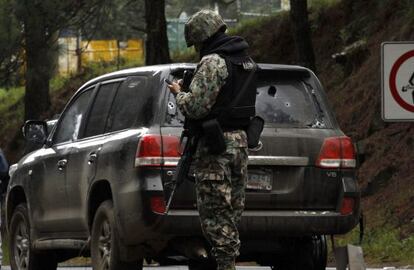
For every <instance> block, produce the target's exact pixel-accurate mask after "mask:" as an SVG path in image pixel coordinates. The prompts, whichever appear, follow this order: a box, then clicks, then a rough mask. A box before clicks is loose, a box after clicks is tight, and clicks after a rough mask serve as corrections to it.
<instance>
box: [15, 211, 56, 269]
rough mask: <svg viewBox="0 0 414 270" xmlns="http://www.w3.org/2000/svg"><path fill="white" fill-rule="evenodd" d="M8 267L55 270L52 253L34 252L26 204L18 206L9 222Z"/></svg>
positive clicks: (54, 260)
mask: <svg viewBox="0 0 414 270" xmlns="http://www.w3.org/2000/svg"><path fill="white" fill-rule="evenodd" d="M9 239H10V245H9V252H10V265H11V269H12V270H56V268H57V261H56V259H55V257H54V254H53V252H48V253H46V252H42V253H41V252H36V251H34V250H33V249H32V242H31V239H30V222H29V218H28V210H27V206H26V204H19V205H18V206H17V207H16V208H15V210H14V212H13V215H12V218H11V222H10V234H9Z"/></svg>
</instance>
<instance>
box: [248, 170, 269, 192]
mask: <svg viewBox="0 0 414 270" xmlns="http://www.w3.org/2000/svg"><path fill="white" fill-rule="evenodd" d="M272 181H273V174H272V171H271V170H260V171H256V170H255V171H254V170H249V173H248V178H247V185H246V188H247V189H251V190H265V191H271V190H272Z"/></svg>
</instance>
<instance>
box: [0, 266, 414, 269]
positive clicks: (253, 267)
mask: <svg viewBox="0 0 414 270" xmlns="http://www.w3.org/2000/svg"><path fill="white" fill-rule="evenodd" d="M1 269H2V270H10V267H9V266H2V267H1ZM144 269H145V270H188V267H187V266H170V267H156V266H149V267H144ZM268 269H270V267H257V266H238V267H237V270H268ZM326 269H327V270H335V269H336V268H329V267H328V268H326ZM58 270H92V268H90V267H59V268H58ZM367 270H398V268H394V267H384V268H367ZM401 270H413V269H401Z"/></svg>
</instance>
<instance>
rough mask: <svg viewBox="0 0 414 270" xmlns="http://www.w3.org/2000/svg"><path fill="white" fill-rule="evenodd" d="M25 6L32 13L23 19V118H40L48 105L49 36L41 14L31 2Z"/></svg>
mask: <svg viewBox="0 0 414 270" xmlns="http://www.w3.org/2000/svg"><path fill="white" fill-rule="evenodd" d="M26 5H27V6H26V7H25V8H27V9H30V8H32V9H30V10H31V11H32V12H33V13H34V14H32V15H31V16H28V17H27V18H25V20H24V36H25V42H24V49H25V54H26V94H25V99H24V102H25V116H24V118H25V120H29V119H40V117H41V116H42V114H43V113H44V112H46V111H47V109H48V108H49V105H50V97H49V80H50V77H51V70H52V59H51V58H52V57H51V56H52V55H51V53H50V52H51V46H50V42H49V40H50V38H49V37H48V33H47V31H46V29H45V26H44V25H43V20H42V16H41V14H36V12H37V11H38V10H37V9H36V8H35V7H34V8H33V7H31V4H26Z"/></svg>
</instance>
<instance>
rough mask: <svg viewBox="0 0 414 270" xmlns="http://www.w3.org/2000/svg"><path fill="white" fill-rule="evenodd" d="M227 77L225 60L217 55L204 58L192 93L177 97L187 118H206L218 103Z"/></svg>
mask: <svg viewBox="0 0 414 270" xmlns="http://www.w3.org/2000/svg"><path fill="white" fill-rule="evenodd" d="M227 76H228V72H227V66H226V61H225V60H224V59H223V58H221V57H220V56H219V55H217V54H212V55H207V56H205V57H203V59H201V61H200V63H199V65H198V67H197V70H196V73H195V75H194V78H193V80H192V81H191V84H190V90H191V91H190V92H188V93H184V92H181V93H178V95H177V97H176V99H177V106H178V108H179V109H180V110H181V112H182V113H183V114H184V115H185V116H186V117H189V118H192V119H200V118H203V117H205V116H206V115H207V114H208V113H209V112H210V110H211V108H212V107H213V105H214V103H215V102H216V99H217V95H218V93H219V91H220V88H221V87H222V86H223V85H224V83H225V80H226V78H227Z"/></svg>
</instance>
